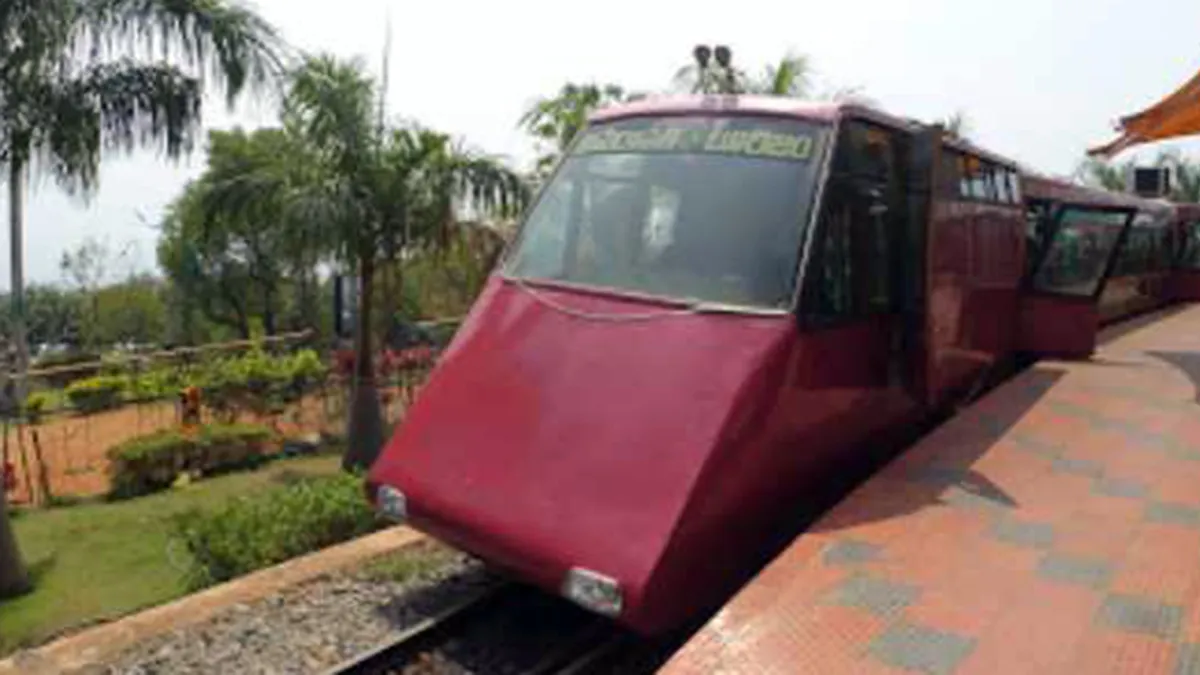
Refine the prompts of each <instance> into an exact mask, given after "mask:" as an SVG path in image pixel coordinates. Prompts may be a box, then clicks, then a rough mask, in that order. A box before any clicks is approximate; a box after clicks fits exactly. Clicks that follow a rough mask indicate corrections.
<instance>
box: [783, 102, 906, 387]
mask: <svg viewBox="0 0 1200 675" xmlns="http://www.w3.org/2000/svg"><path fill="white" fill-rule="evenodd" d="M911 152H912V143H911V139H910V138H909V137H908V136H907V134H905V133H904V132H898V131H896V130H894V129H889V128H886V127H883V126H879V125H876V124H874V123H871V122H867V121H863V120H848V121H846V122H844V123H843V124H842V127H841V130H840V135H839V139H838V143H837V147H836V150H835V155H834V158H833V162H832V165H831V169H830V175H829V178H828V182H827V184H826V187H825V198H824V199H823V204H822V209H821V214H820V217H819V218H818V221H817V227H816V230H815V231H814V233H813V237H814V238H813V241H812V244H811V248H810V252H809V265H808V273H807V275H806V278H805V288H804V297H803V303H802V320H803V323H804V324H805V326H806V329H807V330H808V331H809V332H810V335H813V336H814V339H821V337H820V336H824V339H825V340H828V341H829V343H830V344H828V345H827V347H826V350H825V354H826V355H827V356H826V357H825V358H823V363H822V364H819V369H820V370H821V372H822V373H823V377H822V378H821V379H824V381H825V383H826V384H830V385H832V386H841V387H846V386H850V387H855V388H860V389H893V390H894V389H900V388H905V389H911V388H912V385H913V384H914V382H913V372H912V370H911V368H910V354H909V352H910V351H911V349H912V347H913V345H914V340H913V339H912V335H911V334H910V333H911V331H912V330H913V327H912V326H911V323H910V321H911V320H910V317H909V316H908V314H907V311H906V310H907V305H908V304H910V303H911V299H910V298H909V296H910V295H911V294H912V292H913V291H912V289H913V287H914V286H915V285H916V284H914V283H913V282H914V276H913V275H914V274H917V273H918V272H917V267H916V266H915V265H914V264H913V260H912V257H913V255H914V251H917V250H919V248H920V241H919V231H920V228H919V227H916V228H914V227H913V226H912V225H913V224H914V222H913V220H912V218H913V214H914V210H913V204H912V194H911V191H910V190H908V189H907V174H908V165H909V163H910V154H911Z"/></svg>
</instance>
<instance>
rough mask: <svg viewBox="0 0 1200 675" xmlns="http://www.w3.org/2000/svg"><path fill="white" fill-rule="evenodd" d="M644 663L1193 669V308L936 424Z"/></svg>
mask: <svg viewBox="0 0 1200 675" xmlns="http://www.w3.org/2000/svg"><path fill="white" fill-rule="evenodd" d="M660 672H662V673H669V674H671V675H681V674H683V673H747V674H749V673H754V674H755V675H761V674H766V673H817V674H820V675H826V674H830V673H905V672H918V673H935V674H938V675H950V674H954V675H966V674H968V673H971V674H977V673H1003V674H1005V675H1011V674H1016V673H1072V674H1073V675H1082V674H1084V673H1088V674H1090V673H1123V674H1129V673H1172V674H1178V675H1182V674H1185V673H1196V674H1200V306H1197V305H1192V306H1183V307H1174V308H1171V309H1169V310H1166V311H1164V312H1159V313H1158V314H1156V315H1152V316H1150V317H1144V318H1143V319H1140V320H1135V321H1134V322H1131V323H1126V324H1118V325H1116V326H1113V327H1111V328H1110V329H1108V331H1106V333H1105V334H1104V335H1102V336H1101V347H1100V349H1099V350H1098V352H1097V354H1096V355H1095V356H1094V357H1093V358H1092V359H1091V360H1090V361H1085V362H1073V363H1067V362H1058V361H1043V362H1040V363H1038V364H1037V365H1035V366H1033V367H1031V368H1029V369H1028V370H1026V371H1024V372H1023V373H1021V374H1020V375H1018V376H1017V377H1015V378H1013V379H1012V380H1010V381H1009V382H1007V383H1005V384H1003V385H1002V386H1000V387H998V388H996V389H995V390H993V391H991V392H990V393H989V394H988V395H986V396H985V397H983V398H982V399H981V400H979V401H978V402H976V403H975V404H973V405H972V406H970V407H968V408H967V409H965V410H964V411H963V412H962V413H960V414H959V415H957V416H955V417H954V418H952V419H950V420H948V421H947V422H946V423H945V424H943V425H942V426H940V427H938V428H937V429H936V430H935V431H934V432H933V433H931V434H930V435H928V436H926V437H925V438H923V439H922V440H921V441H920V442H918V443H917V444H915V445H914V446H912V447H911V448H909V449H908V450H907V451H905V452H904V453H903V454H902V455H900V456H899V457H898V458H897V459H895V460H893V461H892V462H891V463H890V464H888V465H887V466H886V467H884V468H883V469H882V470H881V471H880V472H879V473H877V474H876V475H875V476H873V477H872V478H871V479H869V480H868V481H867V482H865V483H863V484H862V485H860V486H859V487H858V488H857V489H856V490H855V491H854V492H852V493H851V494H850V495H849V496H848V497H847V498H846V499H844V500H843V501H842V502H841V503H840V504H838V505H837V506H836V507H835V508H833V509H832V510H830V511H829V512H828V513H827V514H825V515H824V516H823V517H822V518H821V519H820V520H818V521H817V522H816V523H815V524H814V525H813V526H812V527H811V528H810V529H809V530H808V531H807V532H806V533H804V534H803V535H801V536H800V537H798V538H797V539H796V540H795V541H793V542H792V544H791V545H790V546H789V547H788V548H787V549H786V550H785V551H784V552H783V553H782V554H781V555H780V556H779V557H778V558H776V559H775V560H774V561H772V562H771V563H770V564H769V565H768V566H767V567H766V568H764V570H763V571H762V572H760V573H759V575H758V576H757V577H756V578H755V579H753V580H752V581H751V582H750V583H749V584H747V585H746V586H745V587H744V588H743V589H742V591H741V592H740V593H739V594H738V595H736V596H735V597H734V598H733V599H732V600H731V601H730V603H729V604H728V605H726V606H725V607H724V608H722V609H721V610H720V611H719V612H718V613H717V614H716V615H715V616H714V617H713V618H712V619H711V620H710V621H709V622H708V623H707V624H706V625H705V626H704V627H703V628H702V629H701V630H700V631H699V632H698V633H697V634H696V635H695V636H694V637H693V638H692V640H691V641H689V642H688V644H686V645H685V646H684V647H683V648H682V649H681V650H680V651H679V652H677V653H676V654H675V655H674V657H672V659H671V660H670V661H668V662H667V663H666V664H665V665H664V667H663V669H662V670H661V671H660Z"/></svg>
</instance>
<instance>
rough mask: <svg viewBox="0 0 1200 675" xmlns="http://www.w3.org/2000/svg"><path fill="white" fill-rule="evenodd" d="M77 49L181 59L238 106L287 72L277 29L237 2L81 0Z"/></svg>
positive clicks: (106, 55) (99, 54) (78, 0)
mask: <svg viewBox="0 0 1200 675" xmlns="http://www.w3.org/2000/svg"><path fill="white" fill-rule="evenodd" d="M75 4H76V16H77V17H78V21H77V25H76V36H75V42H76V45H77V46H79V47H80V48H82V49H84V50H86V52H87V53H89V54H90V55H92V56H93V57H94V58H107V59H112V58H115V57H118V56H121V55H131V56H132V57H133V58H137V59H139V60H158V59H161V60H170V59H172V58H174V57H179V58H181V59H182V61H183V65H185V66H186V67H189V68H192V69H197V70H199V71H200V72H202V73H206V74H207V75H208V76H210V77H212V78H213V80H215V82H216V84H217V85H218V86H220V87H221V88H222V89H223V90H224V92H225V95H226V101H227V103H228V104H229V105H232V104H233V102H234V101H235V100H236V98H237V97H238V96H239V95H240V94H241V93H242V91H243V90H245V89H246V88H247V87H250V88H255V89H258V90H259V91H265V90H267V87H268V86H269V85H271V84H273V83H274V81H275V79H276V77H277V76H278V75H279V74H280V72H281V71H282V63H283V61H282V53H283V51H284V47H283V43H282V41H281V40H280V38H279V35H278V33H277V31H276V30H275V28H274V27H273V26H272V25H271V24H269V23H267V22H266V21H265V20H263V19H262V18H261V17H259V16H258V15H257V14H255V13H254V12H252V11H250V10H249V9H248V8H246V7H245V6H243V5H241V4H240V3H238V2H234V1H231V0H224V1H214V0H75Z"/></svg>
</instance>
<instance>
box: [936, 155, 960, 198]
mask: <svg viewBox="0 0 1200 675" xmlns="http://www.w3.org/2000/svg"><path fill="white" fill-rule="evenodd" d="M938 173H939V175H938V186H937V193H938V196H940V197H949V198H954V197H959V196H961V194H962V192H961V190H962V187H961V186H962V180H963V174H962V154H960V153H958V152H956V151H954V150H951V149H950V148H943V149H942V158H941V166H940V167H939V171H938Z"/></svg>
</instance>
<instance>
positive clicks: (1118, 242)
mask: <svg viewBox="0 0 1200 675" xmlns="http://www.w3.org/2000/svg"><path fill="white" fill-rule="evenodd" d="M1051 203H1052V206H1051V216H1050V224H1049V228H1048V230H1047V233H1046V237H1045V250H1043V251H1041V252H1040V253H1039V257H1038V260H1037V261H1036V266H1035V267H1034V268H1033V269H1031V270H1029V271H1028V272H1027V276H1026V279H1025V282H1024V283H1023V284H1022V286H1023V288H1024V289H1025V292H1026V293H1028V294H1030V295H1035V296H1043V297H1053V298H1065V299H1069V300H1078V301H1086V302H1096V301H1097V300H1099V298H1100V296H1101V295H1102V294H1103V293H1104V289H1105V288H1106V287H1107V285H1108V281H1109V279H1111V278H1112V276H1113V269H1114V267H1115V265H1116V262H1117V254H1118V253H1119V251H1120V250H1121V248H1122V246H1124V243H1125V239H1126V237H1127V236H1128V235H1129V231H1130V229H1131V226H1132V224H1133V219H1134V218H1135V217H1136V215H1137V214H1138V212H1139V211H1138V210H1131V209H1130V208H1129V207H1124V206H1107V205H1100V204H1089V203H1080V202H1058V201H1053V202H1051ZM1072 210H1081V211H1089V212H1094V213H1103V214H1120V215H1123V216H1124V222H1123V224H1122V225H1121V227H1120V230H1119V231H1118V233H1117V238H1116V239H1115V241H1114V242H1113V249H1112V250H1111V251H1109V253H1108V255H1107V257H1106V259H1105V260H1104V262H1103V264H1102V265H1101V267H1100V272H1099V275H1098V276H1097V278H1096V280H1095V282H1094V285H1093V288H1092V290H1091V291H1090V292H1089V293H1086V294H1083V293H1071V292H1068V291H1065V290H1061V289H1055V288H1044V287H1042V286H1040V285H1039V281H1038V277H1039V275H1040V274H1041V273H1042V270H1043V268H1044V267H1045V266H1046V265H1047V264H1048V261H1049V260H1050V253H1051V252H1052V251H1053V250H1054V243H1055V240H1056V238H1057V237H1058V234H1059V232H1060V231H1061V230H1062V227H1063V219H1064V218H1065V216H1066V214H1067V213H1068V212H1070V211H1072Z"/></svg>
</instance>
